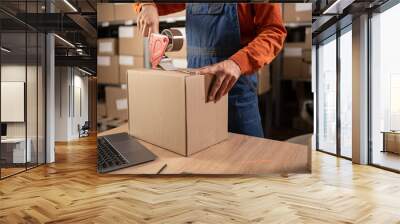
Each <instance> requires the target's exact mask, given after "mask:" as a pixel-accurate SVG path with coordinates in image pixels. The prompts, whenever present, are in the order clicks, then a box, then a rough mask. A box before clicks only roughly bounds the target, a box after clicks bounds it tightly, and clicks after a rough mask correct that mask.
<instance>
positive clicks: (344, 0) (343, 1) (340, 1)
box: [322, 0, 354, 15]
mask: <svg viewBox="0 0 400 224" xmlns="http://www.w3.org/2000/svg"><path fill="white" fill-rule="evenodd" d="M353 2H354V0H336V1H335V2H334V3H333V4H332V5H330V6H329V7H328V8H327V9H325V10H324V12H323V13H322V14H323V15H327V14H342V13H343V10H344V9H345V8H347V7H348V6H349V5H351V4H352V3H353Z"/></svg>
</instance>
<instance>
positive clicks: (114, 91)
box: [105, 86, 128, 121]
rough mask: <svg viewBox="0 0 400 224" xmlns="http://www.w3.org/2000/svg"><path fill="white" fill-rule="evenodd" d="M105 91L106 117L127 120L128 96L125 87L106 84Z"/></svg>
mask: <svg viewBox="0 0 400 224" xmlns="http://www.w3.org/2000/svg"><path fill="white" fill-rule="evenodd" d="M105 93H106V104H105V106H106V108H107V117H108V118H111V119H117V120H122V121H126V120H128V97H127V90H126V88H123V87H115V86H107V87H106V88H105Z"/></svg>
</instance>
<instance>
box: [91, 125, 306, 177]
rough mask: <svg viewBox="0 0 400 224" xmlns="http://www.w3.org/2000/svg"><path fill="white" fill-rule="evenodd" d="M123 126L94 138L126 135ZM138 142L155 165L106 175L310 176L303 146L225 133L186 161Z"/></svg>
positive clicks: (126, 126) (178, 156)
mask: <svg viewBox="0 0 400 224" xmlns="http://www.w3.org/2000/svg"><path fill="white" fill-rule="evenodd" d="M127 131H128V125H127V124H124V125H122V126H120V127H118V128H114V129H111V130H108V131H105V132H102V133H99V134H98V136H102V135H109V134H115V133H121V132H127ZM140 142H141V143H142V144H143V145H144V146H145V147H146V148H147V149H149V150H150V151H152V152H153V153H154V154H156V155H157V157H158V158H157V159H156V160H155V161H152V162H149V163H145V164H142V165H137V166H132V167H128V168H124V169H121V170H117V171H113V172H111V173H110V174H157V172H158V171H160V169H161V168H162V167H163V166H164V165H165V164H167V167H166V168H165V169H163V170H162V172H161V173H160V174H257V175H264V174H272V173H275V174H276V173H279V174H288V173H308V172H311V151H310V148H309V147H307V146H304V145H297V144H293V143H287V142H280V141H274V140H269V139H264V138H256V137H250V136H245V135H239V134H233V133H229V138H228V139H227V140H226V141H223V142H221V143H219V144H217V145H214V146H211V147H209V148H208V149H205V150H203V151H201V152H198V153H196V154H194V155H191V156H189V157H184V156H181V155H178V154H176V153H173V152H171V151H168V150H166V149H163V148H160V147H158V146H155V145H152V144H150V143H147V142H144V141H141V140H140Z"/></svg>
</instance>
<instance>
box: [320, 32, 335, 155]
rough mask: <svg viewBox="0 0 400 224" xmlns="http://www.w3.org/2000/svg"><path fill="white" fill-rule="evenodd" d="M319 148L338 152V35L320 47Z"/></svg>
mask: <svg viewBox="0 0 400 224" xmlns="http://www.w3.org/2000/svg"><path fill="white" fill-rule="evenodd" d="M317 53H318V71H317V72H318V87H317V88H318V89H317V91H318V96H317V97H318V98H317V102H318V103H317V107H318V108H317V110H318V120H317V122H318V124H317V125H318V128H317V149H319V150H321V151H326V152H329V153H334V154H336V36H333V37H331V38H329V39H328V40H327V41H326V42H325V43H322V44H320V45H319V47H318V52H317Z"/></svg>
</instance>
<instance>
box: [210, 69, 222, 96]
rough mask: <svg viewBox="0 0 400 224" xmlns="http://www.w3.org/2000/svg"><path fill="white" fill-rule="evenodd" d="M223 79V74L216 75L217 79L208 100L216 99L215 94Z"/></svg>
mask: <svg viewBox="0 0 400 224" xmlns="http://www.w3.org/2000/svg"><path fill="white" fill-rule="evenodd" d="M222 81H223V76H220V75H217V76H215V80H214V83H213V85H212V87H211V91H210V94H209V95H208V100H210V101H211V100H214V99H215V95H216V94H217V92H218V90H219V88H220V87H221V85H222Z"/></svg>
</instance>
